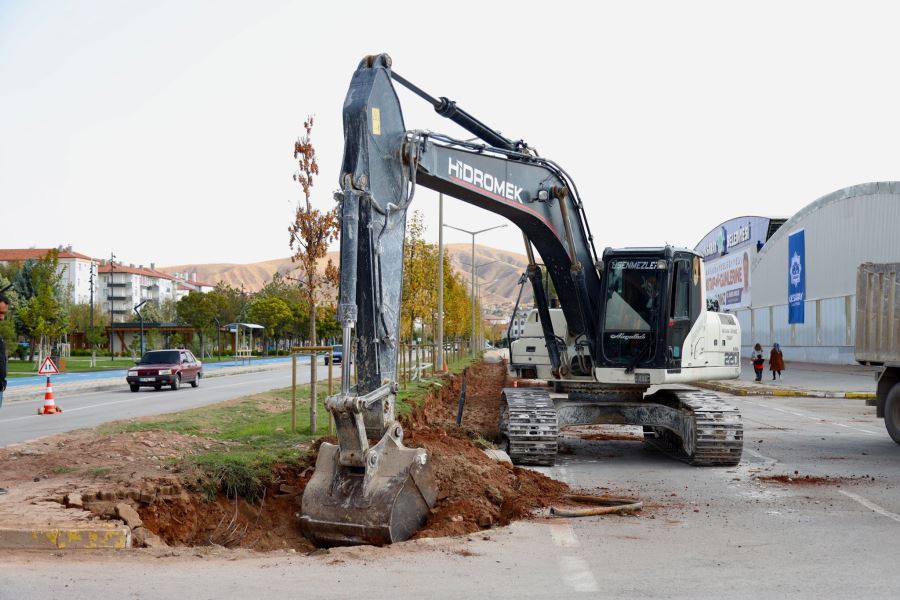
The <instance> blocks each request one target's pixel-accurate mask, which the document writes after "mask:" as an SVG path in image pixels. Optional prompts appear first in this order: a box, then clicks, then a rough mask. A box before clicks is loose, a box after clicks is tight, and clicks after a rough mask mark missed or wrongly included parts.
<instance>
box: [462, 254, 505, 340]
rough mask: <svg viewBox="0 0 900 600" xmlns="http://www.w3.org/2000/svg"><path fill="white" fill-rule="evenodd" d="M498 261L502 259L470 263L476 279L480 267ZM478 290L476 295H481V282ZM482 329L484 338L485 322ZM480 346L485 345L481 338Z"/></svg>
mask: <svg viewBox="0 0 900 600" xmlns="http://www.w3.org/2000/svg"><path fill="white" fill-rule="evenodd" d="M498 262H501V261H500V259H497V260H489V261H487V262H483V263H478V264H477V265H474V266H473V265H469V266H470V267H472V271H473V272H474V273H475V275H476V277H475V278H476V280H477V279H478V269H480V268H481V267H486V266H488V265H492V264H494V263H498ZM462 264H463V265H465V264H466V263H462ZM478 292H479V294H476V296H480V295H481V294H480V292H481V284H480V283H479V284H478ZM481 330H482V336H481V337H482V338H484V325H483V324H482V327H481ZM479 347H481V348H483V347H484V342H483V341H481V340H479Z"/></svg>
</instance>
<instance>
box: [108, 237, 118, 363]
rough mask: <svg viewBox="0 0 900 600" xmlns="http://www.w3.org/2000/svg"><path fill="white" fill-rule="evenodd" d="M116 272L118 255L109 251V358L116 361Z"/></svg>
mask: <svg viewBox="0 0 900 600" xmlns="http://www.w3.org/2000/svg"><path fill="white" fill-rule="evenodd" d="M115 273H116V255H115V254H113V253H112V252H110V253H109V282H107V284H106V293H107V295H108V296H109V358H110V360H111V361H113V362H115V361H116V338H115V335H114V334H115V331H114V325H113V305H114V304H115V300H114V298H115V296H114V295H113V294H115V291H113V277H114V276H115Z"/></svg>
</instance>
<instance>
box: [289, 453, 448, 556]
mask: <svg viewBox="0 0 900 600" xmlns="http://www.w3.org/2000/svg"><path fill="white" fill-rule="evenodd" d="M382 445H383V446H382ZM379 446H382V448H381V451H380V452H378V453H377V455H378V456H379V459H378V460H377V464H375V465H371V464H369V466H367V467H365V468H361V467H360V468H355V467H345V466H342V465H341V464H340V462H339V457H340V452H339V449H338V446H336V445H334V444H328V443H323V444H322V446H321V447H320V448H319V456H318V459H317V460H316V470H315V472H314V473H313V476H312V478H311V479H310V480H309V483H308V484H307V485H306V489H305V490H304V492H303V504H302V508H301V516H300V526H301V528H302V529H303V533H304V535H306V537H308V538H309V539H310V540H311V541H312V542H313V543H314V544H316V545H317V546H347V545H356V544H373V545H376V546H383V545H385V544H392V543H394V542H400V541H403V540H405V539H408V538H409V537H410V536H411V535H412V534H414V533H415V532H416V531H418V530H419V529H420V528H421V527H422V526H423V525H424V524H425V521H426V520H427V518H428V511H429V510H430V509H431V507H432V506H434V503H435V501H436V499H437V485H436V484H435V480H434V474H433V472H432V470H431V461H430V460H429V457H428V454H427V452H426V451H425V450H424V449H421V448H406V447H405V446H403V445H402V443H400V442H397V441H396V440H394V439H393V438H390V437H385V438H384V439H382V441H381V442H380V443H379V444H378V445H377V446H375V447H373V448H372V450H375V449H377V448H378V447H379Z"/></svg>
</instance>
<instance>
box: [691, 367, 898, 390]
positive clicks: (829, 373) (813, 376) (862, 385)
mask: <svg viewBox="0 0 900 600" xmlns="http://www.w3.org/2000/svg"><path fill="white" fill-rule="evenodd" d="M879 371H880V369H879V368H878V367H863V366H861V365H823V364H816V363H798V362H788V363H787V364H785V370H784V371H783V372H782V378H781V379H779V380H777V381H772V372H771V371H769V363H768V361H766V368H765V370H764V371H763V377H762V382H761V383H757V382H756V381H754V380H755V379H756V375H755V374H754V373H753V366H752V365H751V364H750V361H749V360H744V361H742V362H741V377H740V379H726V380H720V381H703V382H699V383H696V384H693V385H697V386H698V387H703V388H707V389H711V390H715V391H717V392H724V393H726V394H732V395H735V396H793V397H809V398H856V399H865V400H870V399H874V398H875V384H876V381H875V377H876V376H877V374H878V372H879Z"/></svg>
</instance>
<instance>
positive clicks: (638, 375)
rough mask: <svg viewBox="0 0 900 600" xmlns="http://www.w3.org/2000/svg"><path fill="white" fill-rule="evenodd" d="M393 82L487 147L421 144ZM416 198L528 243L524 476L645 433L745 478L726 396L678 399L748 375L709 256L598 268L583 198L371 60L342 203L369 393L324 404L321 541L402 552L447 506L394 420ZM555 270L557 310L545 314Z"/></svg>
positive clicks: (316, 496) (349, 102)
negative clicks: (406, 244) (585, 428)
mask: <svg viewBox="0 0 900 600" xmlns="http://www.w3.org/2000/svg"><path fill="white" fill-rule="evenodd" d="M394 82H396V83H399V84H400V85H402V86H404V87H406V88H407V89H409V90H410V91H412V92H413V93H415V94H416V95H418V96H420V97H421V98H423V99H425V100H426V101H428V102H430V103H431V104H432V105H433V106H434V108H435V110H436V111H437V112H438V114H440V115H442V116H444V117H446V118H449V119H450V120H452V121H454V122H455V123H457V124H458V125H460V126H462V127H463V128H464V129H466V130H467V131H469V132H470V133H471V134H473V135H474V136H476V137H477V138H478V139H480V140H481V142H473V141H471V140H459V139H454V138H451V137H449V136H446V135H442V134H437V133H434V132H429V131H419V130H407V129H406V127H405V125H404V122H403V115H402V112H401V110H400V103H399V100H398V98H397V95H396V92H395V89H394V87H393V83H394ZM417 185H424V186H425V187H428V188H430V189H432V190H436V191H439V192H442V193H444V194H447V195H449V196H453V197H455V198H458V199H459V200H462V201H465V202H468V203H471V204H473V205H476V206H479V207H481V208H483V209H485V210H488V211H490V212H493V213H496V214H499V215H501V216H503V217H505V218H506V219H508V220H509V221H511V222H512V223H513V224H514V225H516V226H517V227H519V229H521V231H522V234H523V236H524V242H525V250H526V253H527V255H528V260H529V266H528V269H527V272H526V276H525V280H528V281H530V282H531V285H532V290H533V292H534V302H535V307H536V308H535V311H534V316H533V322H530V323H529V325H530V331H531V335H530V336H529V338H528V339H521V340H519V341H518V342H516V343H515V344H513V346H514V347H513V348H512V351H511V356H510V363H509V364H510V369H511V370H512V372H513V373H514V374H515V375H516V376H518V377H522V378H532V379H535V378H538V379H544V380H546V385H545V386H528V387H512V388H506V389H504V390H503V393H502V398H501V399H498V401H500V402H502V403H503V404H502V416H501V422H500V424H499V425H500V431H501V434H502V438H503V439H502V440H501V443H502V444H503V445H504V447H505V448H506V450H507V451H508V453H509V455H510V457H511V458H512V460H513V462H515V463H518V464H532V465H550V464H553V462H554V460H555V458H556V453H557V437H558V435H559V428H560V427H561V426H563V425H569V424H592V423H620V424H629V425H638V426H642V427H643V431H644V432H645V437H646V438H647V439H648V440H649V441H651V442H652V443H654V444H656V445H657V446H659V447H662V448H664V449H666V450H667V451H669V452H672V453H676V454H678V455H679V456H681V457H682V458H683V459H684V460H685V461H686V462H689V463H690V464H693V465H699V466H715V465H735V464H737V463H738V462H739V461H740V457H741V451H742V446H743V428H742V424H741V417H740V413H739V412H738V410H737V409H736V408H735V407H733V406H730V405H729V404H727V403H726V402H724V401H723V400H722V399H721V398H720V397H719V396H718V395H717V394H715V393H713V392H709V391H704V390H699V389H695V388H691V387H686V386H676V387H667V386H668V385H669V384H689V383H691V382H694V381H700V380H706V379H729V378H736V377H738V376H739V374H740V337H741V335H740V326H739V324H738V322H737V319H736V318H735V317H734V316H732V315H729V314H722V313H718V312H713V311H709V310H708V309H707V303H706V289H705V281H704V270H703V261H702V259H701V257H700V256H699V255H698V254H696V253H695V252H693V251H691V250H687V249H682V248H675V247H671V246H664V247H655V248H626V249H611V248H607V249H605V250H604V251H603V253H602V254H600V255H598V254H597V252H596V250H595V248H594V244H593V237H592V235H591V233H590V229H589V227H588V223H587V219H586V217H585V214H584V204H583V202H582V199H581V197H580V196H579V194H578V190H577V188H576V187H575V184H574V181H573V180H572V179H571V177H570V176H569V175H568V174H567V173H566V172H565V171H564V170H563V169H562V168H561V167H560V166H559V165H557V164H556V163H554V162H553V161H551V160H548V159H546V158H543V157H540V156H539V155H538V154H537V152H536V151H534V149H532V148H531V147H529V146H528V144H526V143H525V142H524V141H522V140H518V141H512V140H510V139H507V138H505V137H504V136H502V135H501V134H500V133H498V132H497V131H495V130H493V129H491V128H490V127H488V126H487V125H485V124H484V123H482V122H481V121H479V120H478V119H476V118H475V117H473V116H472V115H470V114H469V113H467V112H466V111H464V110H462V109H461V108H460V107H458V106H457V105H456V103H455V102H453V101H451V100H448V99H447V98H445V97H441V98H434V97H432V96H430V95H429V94H428V93H426V92H424V91H423V90H421V89H419V88H418V87H417V86H415V85H413V84H412V83H410V82H409V81H407V80H406V79H404V78H403V77H401V76H400V75H398V74H397V73H396V72H394V71H393V70H392V68H391V60H390V57H389V56H388V55H386V54H381V55H375V56H367V57H366V58H364V59H363V60H362V62H361V63H360V64H359V67H358V68H357V70H356V72H355V73H354V74H353V79H352V80H351V82H350V89H349V91H348V92H347V97H346V100H345V102H344V158H343V164H342V167H341V174H340V186H341V190H340V192H338V193H337V194H336V195H335V197H336V200H337V201H338V202H339V204H340V219H341V257H340V269H341V282H340V297H339V311H338V318H339V321H340V323H341V324H342V327H343V343H344V348H345V350H346V349H351V348H352V351H353V354H354V358H355V360H356V364H357V371H358V372H357V382H356V383H355V384H352V385H351V380H350V375H349V374H350V369H344V371H343V374H342V379H341V390H340V392H339V393H337V394H336V395H334V396H332V397H329V398H328V399H327V401H326V407H327V409H328V410H329V411H331V413H332V414H333V415H334V419H335V423H336V431H337V438H338V443H337V444H336V445H335V444H329V443H323V444H322V445H321V447H320V450H319V456H318V459H317V462H316V469H315V473H314V475H313V477H312V478H311V480H310V481H309V483H308V485H307V487H306V489H305V492H304V495H303V500H302V508H301V516H300V521H301V527H302V528H303V530H304V532H305V533H306V535H307V536H308V537H309V538H310V539H312V540H313V541H314V542H315V543H317V544H320V545H339V544H363V543H368V544H379V545H380V544H388V543H392V542H395V541H399V540H404V539H407V538H408V537H409V536H410V535H412V534H413V533H414V532H415V531H416V530H417V529H418V528H420V527H421V526H422V525H423V524H424V522H425V520H426V518H427V515H428V511H429V509H430V508H431V507H432V506H433V505H434V502H435V499H436V495H437V490H436V485H435V482H434V477H433V474H432V472H431V462H430V458H429V456H428V453H427V451H426V450H424V449H422V448H407V447H405V446H404V445H403V428H402V427H401V426H400V424H399V423H398V422H397V420H396V419H395V414H394V403H395V398H396V392H397V359H398V347H399V339H398V336H399V326H400V304H401V301H402V299H401V289H402V275H403V241H404V235H405V229H406V213H407V210H408V208H409V206H410V203H411V202H412V201H413V196H414V193H415V189H416V186H417ZM597 209H598V210H599V209H600V203H599V202H597ZM536 255H539V257H540V259H541V263H542V264H539V263H538V260H537V257H536ZM545 271H546V276H547V277H549V280H550V281H552V284H553V288H554V290H555V293H556V297H557V298H558V301H559V309H558V310H556V309H551V308H550V306H549V303H548V297H547V291H546V289H545V284H544V282H545V281H546V280H547V277H545V275H544V273H545ZM651 386H655V389H654V390H653V391H652V393H650V388H651Z"/></svg>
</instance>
